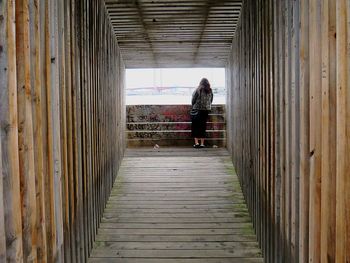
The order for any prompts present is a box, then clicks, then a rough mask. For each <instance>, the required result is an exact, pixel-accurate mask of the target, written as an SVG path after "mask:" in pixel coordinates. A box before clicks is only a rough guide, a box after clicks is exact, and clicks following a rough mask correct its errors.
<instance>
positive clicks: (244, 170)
mask: <svg viewBox="0 0 350 263" xmlns="http://www.w3.org/2000/svg"><path fill="white" fill-rule="evenodd" d="M349 24H350V2H349V1H347V0H337V1H333V0H294V1H292V0H246V1H244V5H243V10H242V14H241V19H240V25H239V28H238V30H237V34H236V36H235V38H234V41H233V47H232V53H231V56H230V58H229V65H228V67H227V76H228V78H227V79H228V84H229V87H230V88H229V93H228V101H229V103H228V124H227V125H228V145H229V149H230V151H231V152H232V158H233V161H234V164H235V166H236V168H237V171H238V174H239V177H240V180H241V184H242V188H243V191H244V193H245V197H246V200H247V202H248V206H249V209H250V212H251V215H252V218H253V221H254V224H255V229H256V232H257V234H258V239H259V241H260V244H261V246H262V249H263V252H264V255H265V261H266V262H268V263H270V262H284V263H285V262H339V263H348V262H350V191H349V189H350V77H349V76H350V74H349V73H350V50H349V46H350V27H349Z"/></svg>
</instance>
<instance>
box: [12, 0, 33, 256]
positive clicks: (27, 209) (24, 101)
mask: <svg viewBox="0 0 350 263" xmlns="http://www.w3.org/2000/svg"><path fill="white" fill-rule="evenodd" d="M29 31H30V27H29V2H28V1H27V0H19V1H16V63H17V105H18V108H17V111H18V151H19V164H20V166H19V168H20V182H21V197H22V200H21V202H22V232H23V253H24V254H25V255H27V256H28V257H29V258H31V259H32V260H34V261H36V260H37V251H36V249H37V248H36V242H37V232H36V190H35V168H34V148H33V120H32V102H33V100H32V96H31V75H30V41H29Z"/></svg>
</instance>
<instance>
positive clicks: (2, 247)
mask: <svg viewBox="0 0 350 263" xmlns="http://www.w3.org/2000/svg"><path fill="white" fill-rule="evenodd" d="M0 14H2V13H1V12H0ZM0 23H1V22H0ZM0 156H2V151H1V143H0ZM0 211H5V210H4V184H3V171H2V162H0ZM0 261H1V262H5V261H6V232H5V215H4V214H3V213H2V214H1V215H0Z"/></svg>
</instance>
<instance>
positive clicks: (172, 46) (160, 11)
mask: <svg viewBox="0 0 350 263" xmlns="http://www.w3.org/2000/svg"><path fill="white" fill-rule="evenodd" d="M106 5H107V9H108V13H109V15H110V17H111V22H112V25H113V29H114V32H115V34H116V36H117V38H118V42H119V44H120V48H121V52H122V54H123V58H124V59H125V64H126V67H127V68H144V67H159V68H169V67H203V66H205V67H225V64H226V62H227V57H228V54H229V53H230V47H231V43H232V38H233V35H234V33H235V31H236V27H237V22H238V21H239V14H240V10H241V6H242V0H186V1H182V0H178V1H174V0H161V1H153V0H106Z"/></svg>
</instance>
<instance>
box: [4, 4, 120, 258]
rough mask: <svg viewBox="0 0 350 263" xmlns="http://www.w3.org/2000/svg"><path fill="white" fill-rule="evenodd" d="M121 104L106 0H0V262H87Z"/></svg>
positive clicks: (114, 159) (114, 164) (116, 144)
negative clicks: (104, 0)
mask: <svg viewBox="0 0 350 263" xmlns="http://www.w3.org/2000/svg"><path fill="white" fill-rule="evenodd" d="M125 114H126V112H125V102H124V64H123V61H122V58H121V55H120V51H119V47H118V44H117V41H116V38H115V35H114V32H113V29H112V25H111V22H110V20H109V17H108V15H107V11H106V7H105V4H104V2H103V1H97V0H96V1H84V0H62V1H54V0H49V1H44V0H9V1H0V124H1V126H0V127H1V130H0V135H1V144H0V156H1V161H0V174H1V177H0V211H1V213H0V262H5V261H6V262H86V260H87V258H88V254H89V253H90V251H91V248H92V243H93V240H94V238H95V234H96V231H97V227H98V225H99V223H100V219H101V217H102V211H103V208H104V206H105V203H106V200H107V197H108V195H109V193H110V190H111V188H112V185H113V181H114V179H115V176H116V174H117V171H118V168H119V165H120V162H121V159H122V157H123V154H124V150H125V146H126V136H125V129H126V125H125V123H126V121H125Z"/></svg>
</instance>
